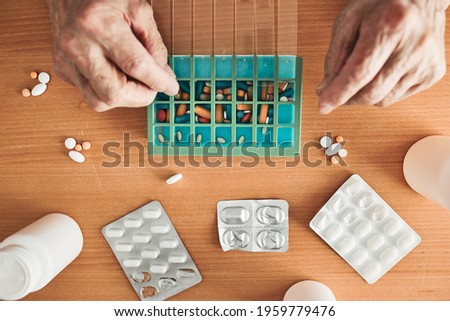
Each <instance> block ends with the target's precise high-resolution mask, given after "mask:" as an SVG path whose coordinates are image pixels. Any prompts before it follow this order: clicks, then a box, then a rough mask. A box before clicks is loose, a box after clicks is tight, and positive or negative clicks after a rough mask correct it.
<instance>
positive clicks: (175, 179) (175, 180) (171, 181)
mask: <svg viewBox="0 0 450 321" xmlns="http://www.w3.org/2000/svg"><path fill="white" fill-rule="evenodd" d="M182 178H183V174H176V175H173V176H171V177H169V178H168V179H167V180H166V183H167V184H168V185H172V184H175V183H178V182H179V181H180V180H181V179H182Z"/></svg>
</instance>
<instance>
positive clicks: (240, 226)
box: [217, 200, 289, 252]
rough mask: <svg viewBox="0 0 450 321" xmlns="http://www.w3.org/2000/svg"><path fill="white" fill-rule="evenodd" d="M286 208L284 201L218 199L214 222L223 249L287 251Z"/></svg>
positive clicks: (286, 204)
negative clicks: (216, 223)
mask: <svg viewBox="0 0 450 321" xmlns="http://www.w3.org/2000/svg"><path fill="white" fill-rule="evenodd" d="M288 208H289V206H288V203H287V202H286V201H284V200H243V201H221V202H219V203H218V204H217V221H218V230H219V240H220V244H221V246H222V249H223V250H224V251H228V250H239V251H247V252H286V251H287V249H288Z"/></svg>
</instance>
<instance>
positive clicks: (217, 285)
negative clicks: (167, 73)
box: [0, 0, 450, 300]
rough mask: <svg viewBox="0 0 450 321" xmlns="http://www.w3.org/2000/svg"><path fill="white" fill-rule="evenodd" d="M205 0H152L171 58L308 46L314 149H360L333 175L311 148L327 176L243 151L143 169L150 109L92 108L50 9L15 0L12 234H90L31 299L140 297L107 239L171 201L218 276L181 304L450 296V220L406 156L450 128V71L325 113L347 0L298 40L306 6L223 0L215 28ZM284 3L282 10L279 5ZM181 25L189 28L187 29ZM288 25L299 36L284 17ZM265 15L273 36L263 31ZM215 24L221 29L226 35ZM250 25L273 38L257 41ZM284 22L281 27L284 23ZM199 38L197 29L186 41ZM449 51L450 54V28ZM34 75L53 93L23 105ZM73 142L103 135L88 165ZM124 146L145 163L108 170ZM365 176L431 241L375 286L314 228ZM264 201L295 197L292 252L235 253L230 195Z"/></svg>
mask: <svg viewBox="0 0 450 321" xmlns="http://www.w3.org/2000/svg"><path fill="white" fill-rule="evenodd" d="M193 1H194V2H195V5H193V6H191V3H190V1H184V0H183V1H181V0H178V1H177V0H175V1H174V2H175V5H174V6H171V5H170V0H167V1H166V0H156V1H155V0H154V1H153V2H154V6H155V11H156V17H157V20H158V23H159V24H160V25H161V32H162V34H163V37H164V39H165V41H166V42H167V43H168V46H169V49H170V51H171V52H172V53H184V52H183V51H186V50H188V49H187V48H193V52H194V53H196V54H199V53H201V54H207V53H212V52H215V53H226V54H232V53H242V52H244V51H246V49H248V48H247V47H249V48H250V50H251V48H256V49H255V50H256V53H258V54H261V53H266V52H267V51H271V50H272V51H273V50H274V49H273V48H276V47H277V45H278V47H282V50H280V51H278V53H281V54H282V53H289V51H292V46H293V45H294V47H295V45H296V44H297V43H298V46H297V47H298V54H299V55H300V56H302V57H303V58H304V102H303V128H302V144H303V145H304V144H307V143H308V142H312V141H317V140H318V139H319V138H320V137H321V136H323V135H324V133H325V132H326V131H332V132H333V134H340V135H343V136H344V137H346V138H347V139H348V140H349V142H348V144H347V148H348V150H349V157H348V158H347V163H348V165H347V166H345V167H340V166H329V165H327V164H326V163H325V157H324V155H323V152H322V151H319V150H315V149H311V150H310V154H309V157H310V158H311V159H319V160H321V161H322V164H321V165H320V166H318V167H316V168H311V167H308V166H307V165H306V164H305V162H300V163H298V164H297V165H296V166H295V167H288V166H287V165H286V164H287V161H286V160H284V159H281V160H277V161H276V165H275V167H270V166H268V165H267V164H265V163H264V161H263V160H261V161H260V163H259V165H257V166H255V167H253V168H242V167H241V166H239V165H240V161H241V160H242V159H239V158H238V159H235V160H234V161H233V162H232V164H231V165H232V166H228V167H227V166H226V164H225V163H222V165H221V166H220V167H219V168H208V167H207V166H206V165H204V164H202V165H201V166H192V165H189V164H188V165H185V166H183V167H180V166H177V165H176V164H175V162H174V160H173V159H170V160H169V164H168V165H167V166H164V167H162V168H161V167H160V168H158V167H155V166H150V165H148V164H146V165H145V166H144V167H139V161H138V152H137V149H136V148H134V149H132V150H131V151H130V152H126V151H125V152H124V150H123V135H124V133H129V134H130V135H131V139H132V140H133V141H136V142H139V143H141V144H143V145H146V141H147V137H146V134H147V120H146V110H145V108H139V109H117V110H113V111H110V112H106V113H96V112H93V111H91V110H90V109H89V108H88V107H87V106H86V104H85V103H84V101H83V99H82V97H81V95H80V94H79V92H78V91H77V90H76V89H74V88H72V87H71V86H69V85H68V84H66V83H64V82H63V81H61V80H60V79H58V78H57V77H56V76H55V75H54V72H53V71H52V67H51V56H52V41H51V34H50V21H49V18H48V9H47V7H46V5H45V4H44V3H45V2H44V1H38V0H27V1H16V0H3V1H1V4H0V75H1V77H0V97H2V102H1V104H0V110H1V116H0V142H1V145H0V150H1V151H0V199H1V202H0V217H1V224H0V239H4V238H5V237H7V236H8V235H10V234H12V233H13V232H15V231H17V230H19V229H20V228H22V227H24V226H26V225H28V224H30V223H32V222H33V221H35V220H36V219H38V218H40V217H42V216H43V215H45V214H47V213H51V212H62V213H67V214H69V215H71V216H72V217H73V218H74V219H75V220H76V221H77V222H78V223H79V224H80V226H81V228H82V230H83V233H84V240H85V244H84V249H83V251H82V253H81V255H80V256H79V257H78V258H77V259H76V260H75V261H74V262H73V263H72V264H71V265H70V266H69V267H68V268H67V269H65V270H64V271H63V272H62V273H61V274H60V275H59V276H58V277H57V278H55V279H54V280H53V281H52V282H51V283H50V284H49V285H48V286H47V287H45V288H44V289H43V290H41V291H39V292H36V293H33V294H30V295H29V296H28V297H27V298H26V299H28V300H137V296H136V294H135V293H134V291H133V289H132V288H131V286H130V285H129V282H128V280H127V278H126V277H125V275H124V273H123V272H122V270H121V268H120V266H119V264H118V263H117V261H116V259H115V258H114V256H113V254H112V252H111V250H110V249H109V247H108V245H107V243H106V242H105V240H104V239H103V237H102V235H101V232H100V231H101V228H102V227H103V226H105V225H106V224H108V223H110V222H111V221H114V220H116V219H117V218H119V217H121V216H123V215H124V214H126V213H128V212H130V211H132V210H134V209H135V208H137V207H140V206H142V205H144V204H146V203H147V202H149V201H151V200H159V201H160V202H161V203H162V204H163V205H164V207H165V209H166V211H167V212H168V214H169V216H170V218H171V220H172V222H173V224H174V225H175V227H176V229H177V230H178V232H179V234H180V236H181V237H182V239H183V241H184V244H185V245H186V247H187V248H188V250H189V252H190V254H191V255H192V257H193V259H194V261H195V263H196V264H197V266H198V268H199V269H200V271H201V273H202V275H203V282H202V283H200V284H198V285H197V286H195V287H193V288H191V289H189V290H187V291H185V292H182V293H181V294H179V295H177V296H175V297H173V298H172V299H173V300H280V299H282V297H283V295H284V293H285V291H286V290H287V289H288V288H289V286H291V285H292V284H294V283H295V282H297V281H300V280H305V279H313V280H318V281H321V282H323V283H325V284H327V285H328V286H329V287H330V288H331V289H332V290H333V291H334V293H335V295H336V297H337V299H338V300H450V233H449V231H450V212H449V211H446V210H444V209H441V208H439V207H438V206H436V205H434V204H432V203H431V202H430V201H428V200H426V199H425V198H423V197H421V196H419V195H417V194H416V193H415V192H414V191H412V190H411V189H410V188H409V187H408V186H407V185H406V182H405V180H404V178H403V175H402V160H403V157H404V155H405V153H406V151H407V150H408V148H409V147H410V146H411V145H412V144H413V143H414V142H415V141H417V140H419V139H420V138H422V137H425V136H427V135H431V134H443V135H450V98H449V97H450V96H449V94H448V93H449V90H450V74H448V75H447V76H446V77H445V79H444V80H443V81H441V82H440V83H439V84H437V85H436V86H434V87H433V88H432V89H430V90H428V91H427V92H425V93H422V94H420V95H418V96H416V97H413V98H411V99H408V100H407V101H405V102H402V103H400V104H398V105H396V106H395V107H391V108H387V109H378V108H374V107H353V108H343V109H340V110H339V111H337V112H334V113H333V114H331V115H329V116H322V115H320V114H319V113H318V111H317V108H316V104H317V98H316V96H315V94H314V92H315V88H316V86H317V84H318V83H319V81H320V80H321V77H322V65H323V60H324V55H325V53H326V49H327V45H328V42H329V38H330V32H331V27H332V23H333V20H334V18H335V17H336V15H337V14H338V12H339V11H340V10H341V9H342V8H343V7H344V5H345V3H346V2H347V1H346V0H339V1H326V0H316V1H306V0H301V1H298V11H297V13H298V34H297V37H296V35H295V30H296V28H295V19H292V17H293V16H292V14H290V13H292V12H294V13H295V10H294V11H292V10H291V9H290V8H289V6H293V5H294V4H295V1H293V2H292V1H289V0H278V1H275V5H276V6H275V7H273V5H274V2H273V1H269V0H266V1H263V0H247V1H237V0H236V1H234V2H235V6H233V1H232V0H230V1H225V0H220V1H215V3H216V6H222V7H221V9H220V10H217V12H220V17H219V16H217V17H216V19H214V22H213V19H212V17H211V16H209V18H208V15H202V14H200V13H201V12H200V11H196V10H195V8H197V9H198V8H201V7H202V5H204V6H208V4H209V6H210V7H206V8H207V9H205V10H211V11H210V12H211V13H212V12H213V11H212V10H214V7H213V5H212V3H213V2H211V1H209V0H204V1H203V4H202V1H201V0H193ZM280 1H281V2H280ZM279 3H281V4H282V5H283V6H277V4H279ZM253 5H255V7H257V8H258V9H257V10H256V11H255V15H254V16H253V17H256V18H253V20H252V19H251V18H249V17H252V15H251V14H250V13H251V12H252V11H251V10H250V11H248V10H244V9H242V10H240V9H239V8H240V6H250V7H249V8H251V6H253ZM183 6H184V7H183ZM192 7H193V8H194V10H192V12H191V13H192V14H191V15H189V11H187V13H186V11H184V13H182V12H183V10H185V9H186V8H187V9H189V8H192ZM170 8H175V11H176V12H177V14H178V15H179V16H180V17H179V18H180V19H178V18H177V17H176V14H172V15H169V14H168V13H167V12H165V11H167V10H170ZM177 8H178V9H177ZM227 8H228V9H230V10H229V11H227V10H226V9H227ZM274 8H275V9H274ZM286 8H287V10H286ZM216 9H217V8H216ZM238 9H239V10H238ZM177 10H178V11H177ZM198 10H200V9H198ZM232 10H234V11H235V12H236V21H239V23H236V24H235V25H234V26H235V27H236V28H241V30H238V31H237V32H234V33H233V32H232V28H233V24H230V23H229V19H228V18H227V16H226V14H225V13H224V12H229V13H230V14H232V12H233V11H232ZM265 10H266V11H265ZM267 10H269V11H267ZM270 10H272V11H273V12H275V13H276V14H277V15H276V18H274V17H273V15H272V18H271V19H270V17H271V15H270V14H269V15H268V13H269V12H270ZM264 15H267V17H269V19H268V20H266V18H264V17H265V16H264ZM202 16H204V18H202ZM278 16H281V17H285V18H286V19H278V18H277V17H278ZM295 16H296V15H294V18H295ZM171 17H172V18H174V19H175V18H177V19H175V20H176V21H174V22H173V23H172V20H170V19H171ZM190 17H194V18H193V19H191V18H190ZM261 17H262V18H261ZM183 19H186V20H183ZM202 19H203V20H202ZM289 19H291V21H290V23H292V24H293V26H294V27H292V28H291V27H289V26H288V25H286V23H285V22H286V21H287V20H289ZM192 20H193V21H194V22H193V27H192V28H189V26H186V25H187V24H189V23H191V21H192ZM248 21H250V22H248ZM265 21H268V23H269V28H267V26H266V27H264V22H265ZM211 24H214V26H215V27H214V28H213V30H214V31H215V32H214V34H213V33H211V28H210V27H209V26H211ZM239 24H240V25H239ZM246 24H247V25H246ZM248 24H253V25H254V26H256V29H257V30H262V31H264V32H266V33H268V34H261V33H259V31H258V32H253V31H251V28H247V27H249V26H250V25H248ZM270 24H273V26H278V27H277V28H275V29H274V28H271V27H270ZM183 26H184V27H185V28H184V30H183V29H181V30H182V31H180V28H182V27H183ZM220 28H222V29H220ZM230 28H231V29H230ZM189 30H190V31H189ZM205 30H206V31H205ZM208 30H209V32H208ZM220 30H228V31H229V33H227V32H219V31H220ZM246 30H247V33H246ZM249 30H250V31H249ZM270 30H278V32H277V33H271V31H270ZM241 31H242V33H241ZM180 32H181V33H180ZM189 32H192V33H193V34H192V35H190V36H189V37H188V36H186V37H183V35H184V34H185V33H189ZM272 32H273V31H272ZM288 32H290V33H291V34H289V35H288V34H287V33H288ZM230 35H231V37H230ZM233 35H234V36H235V37H234V39H235V41H233ZM244 35H246V36H245V37H244ZM249 35H250V36H249ZM251 35H254V38H252V37H251ZM247 36H249V37H247ZM208 37H210V38H214V39H215V41H214V42H213V45H210V46H207V45H204V44H206V41H205V39H208ZM242 37H244V38H242ZM296 38H297V39H298V40H297V41H296V40H295V39H296ZM236 39H237V40H236ZM243 39H244V40H243ZM249 39H250V40H249ZM252 39H253V40H255V41H253V40H252ZM183 41H184V43H183ZM191 41H192V42H193V44H192V43H191ZM267 41H269V43H268V44H267ZM446 42H447V47H448V48H450V46H449V45H450V44H449V42H450V28H449V29H447V33H446ZM189 44H191V45H192V46H191V47H189ZM246 46H247V47H246ZM32 70H46V71H49V72H50V73H51V75H52V76H53V78H52V80H51V83H50V84H49V89H48V91H47V92H46V93H45V94H44V95H43V96H41V97H36V98H23V97H22V96H21V94H20V91H21V89H22V88H24V87H31V86H33V84H34V82H35V81H34V80H32V79H30V78H29V76H28V74H29V72H30V71H32ZM69 136H73V137H75V138H77V139H79V140H89V141H91V142H92V144H93V148H92V150H90V151H89V152H87V153H86V154H87V161H86V162H85V163H84V164H81V165H80V164H76V163H73V162H72V161H70V159H68V157H67V155H66V150H65V148H64V146H63V141H64V139H65V138H66V137H69ZM110 141H115V142H120V143H121V148H120V149H118V152H119V153H120V154H121V155H122V156H124V153H125V154H126V155H128V156H129V157H130V159H131V161H130V165H129V166H128V167H126V166H123V165H120V166H118V167H116V168H106V167H104V166H102V162H104V161H110V160H111V159H110V158H109V157H107V156H106V155H104V154H103V153H102V146H103V144H105V143H106V142H110ZM184 160H186V158H184ZM178 172H180V173H183V175H184V177H185V178H184V179H183V181H182V182H181V183H179V184H176V185H172V186H167V185H166V183H165V181H164V180H165V179H166V178H167V177H168V176H170V175H172V174H174V173H178ZM354 173H356V174H359V175H361V176H362V177H363V178H364V179H365V180H366V181H367V182H368V183H369V184H370V185H371V186H372V187H373V188H374V189H375V190H376V191H377V192H378V193H379V194H380V195H381V196H382V197H383V198H384V199H385V200H386V201H387V202H388V203H389V204H390V205H391V206H392V207H393V208H394V209H395V210H396V211H397V212H398V213H399V214H400V215H401V217H402V218H403V219H404V220H405V221H406V222H407V223H408V224H410V225H411V227H412V228H413V229H414V230H416V231H417V233H418V234H419V235H420V236H421V237H422V243H421V244H420V245H419V246H418V247H417V248H416V249H415V250H414V251H413V252H412V253H410V254H409V255H408V256H406V257H405V258H404V259H403V260H402V261H401V262H400V263H399V264H397V265H396V266H395V267H394V268H393V269H392V270H391V271H389V272H388V273H387V274H386V275H385V276H384V277H382V278H381V279H380V280H379V281H378V282H377V283H376V284H375V285H368V284H367V283H366V282H365V281H364V280H363V279H362V278H361V277H360V276H359V275H358V274H357V273H356V272H355V271H354V270H353V269H352V268H351V267H350V266H349V265H348V264H347V263H346V262H345V261H343V260H342V259H341V258H340V257H339V255H337V254H336V253H335V252H334V251H333V250H332V249H331V248H329V247H328V246H327V245H326V244H325V243H324V242H323V241H322V240H321V239H320V238H319V237H318V236H317V235H316V234H315V233H314V232H313V231H312V230H311V229H310V228H309V226H308V225H309V221H310V220H311V218H312V217H313V216H314V215H315V214H316V213H317V211H318V210H319V209H320V207H322V205H323V204H324V203H325V202H326V201H327V200H328V199H329V197H330V196H331V195H332V194H333V193H334V192H335V190H336V189H337V188H338V187H339V186H340V185H341V184H342V183H343V182H344V181H345V180H346V179H347V178H348V177H349V176H350V175H352V174H354ZM253 198H259V199H261V198H281V199H285V200H287V201H288V202H289V205H290V210H289V219H290V227H289V251H288V252H287V253H283V254H279V253H273V254H270V253H259V254H258V253H244V252H238V251H232V252H226V253H224V252H223V251H222V249H221V247H220V245H219V239H218V234H217V221H216V204H217V202H218V201H219V200H226V199H253Z"/></svg>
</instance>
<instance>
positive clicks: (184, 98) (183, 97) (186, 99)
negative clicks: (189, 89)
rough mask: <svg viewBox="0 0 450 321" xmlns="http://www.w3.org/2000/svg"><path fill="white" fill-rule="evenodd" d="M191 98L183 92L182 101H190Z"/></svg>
mask: <svg viewBox="0 0 450 321" xmlns="http://www.w3.org/2000/svg"><path fill="white" fill-rule="evenodd" d="M190 98H191V96H190V95H189V94H188V93H185V92H182V93H181V100H183V101H188V100H189V99H190Z"/></svg>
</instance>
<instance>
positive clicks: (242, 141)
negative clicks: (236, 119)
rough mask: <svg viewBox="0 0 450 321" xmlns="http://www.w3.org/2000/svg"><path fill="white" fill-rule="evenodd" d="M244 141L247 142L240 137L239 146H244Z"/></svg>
mask: <svg viewBox="0 0 450 321" xmlns="http://www.w3.org/2000/svg"><path fill="white" fill-rule="evenodd" d="M244 141H245V137H244V136H241V137H239V140H238V143H239V145H242V144H243V143H244Z"/></svg>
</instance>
